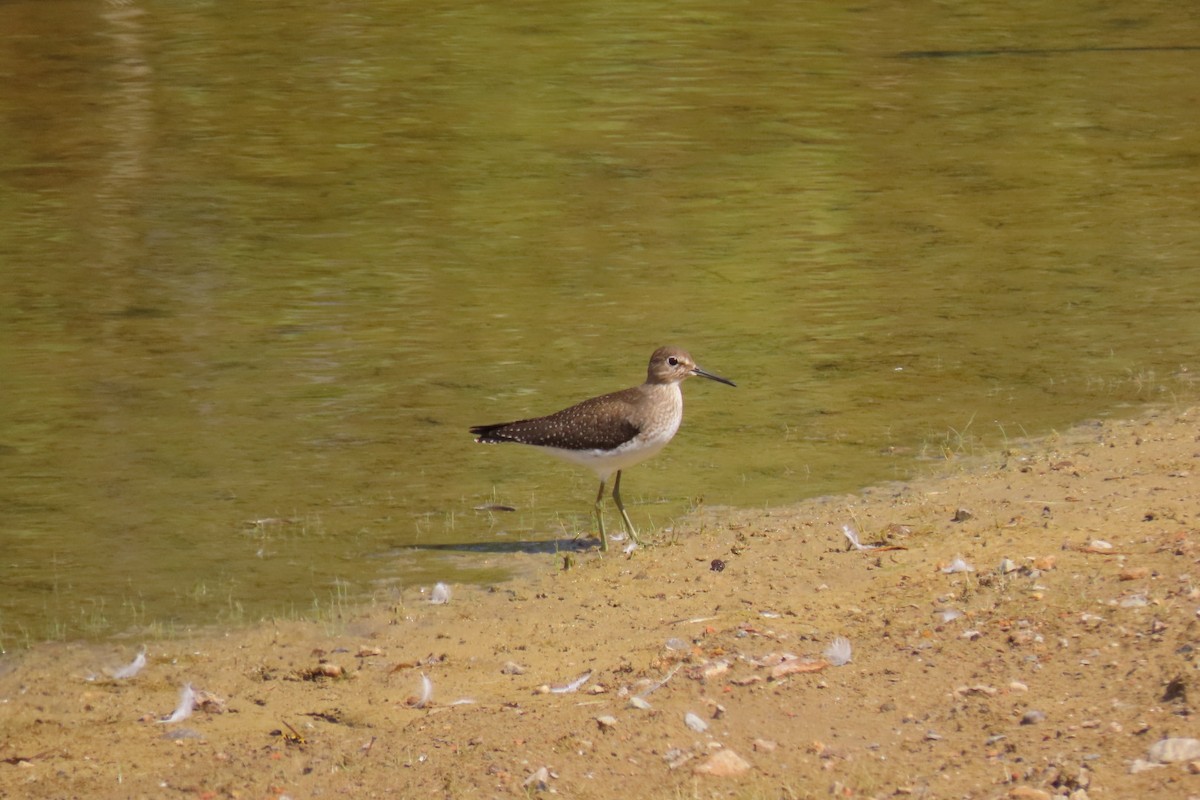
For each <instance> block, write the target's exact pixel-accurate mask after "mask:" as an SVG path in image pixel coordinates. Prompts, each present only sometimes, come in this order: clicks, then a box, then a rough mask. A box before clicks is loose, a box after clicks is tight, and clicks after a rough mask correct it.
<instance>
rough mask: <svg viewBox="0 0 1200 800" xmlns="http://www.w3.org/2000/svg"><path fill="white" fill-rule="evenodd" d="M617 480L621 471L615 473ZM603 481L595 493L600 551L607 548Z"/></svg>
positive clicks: (619, 478)
mask: <svg viewBox="0 0 1200 800" xmlns="http://www.w3.org/2000/svg"><path fill="white" fill-rule="evenodd" d="M617 480H618V481H619V480H621V473H619V472H618V473H617ZM603 503H604V481H600V491H599V492H598V493H597V494H596V525H598V526H599V527H600V549H601V551H604V550H608V537H607V536H605V535H604V506H603Z"/></svg>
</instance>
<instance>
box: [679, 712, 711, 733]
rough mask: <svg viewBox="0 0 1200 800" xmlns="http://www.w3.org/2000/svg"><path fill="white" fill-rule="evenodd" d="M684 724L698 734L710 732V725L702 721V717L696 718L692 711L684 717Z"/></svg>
mask: <svg viewBox="0 0 1200 800" xmlns="http://www.w3.org/2000/svg"><path fill="white" fill-rule="evenodd" d="M683 724H684V725H687V726H688V727H689V728H691V729H692V730H693V731H695V732H696V733H704V732H705V731H706V730H708V723H707V722H705V721H704V720H702V719H700V717H698V716H696V715H695V714H693V713H692V712H691V711H689V712H688V713H686V714H684V715H683Z"/></svg>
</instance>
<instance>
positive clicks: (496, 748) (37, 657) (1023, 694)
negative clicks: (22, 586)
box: [0, 408, 1200, 800]
mask: <svg viewBox="0 0 1200 800" xmlns="http://www.w3.org/2000/svg"><path fill="white" fill-rule="evenodd" d="M1198 468H1200V410H1198V409H1188V410H1183V409H1180V408H1172V409H1166V410H1159V411H1154V412H1149V413H1148V414H1147V415H1146V416H1144V417H1142V418H1140V419H1137V420H1133V421H1113V422H1104V423H1096V424H1091V425H1084V426H1081V427H1080V428H1079V429H1077V430H1075V431H1072V432H1071V433H1070V434H1067V435H1064V436H1062V437H1058V438H1056V439H1053V440H1049V441H1043V442H1039V443H1035V444H1030V445H1028V446H1025V447H1019V448H1016V449H1014V450H1012V451H1010V452H1008V453H1004V454H998V455H997V456H996V457H995V458H994V459H992V460H991V462H990V463H976V464H973V465H971V466H969V467H960V468H958V469H957V470H954V474H948V475H946V476H944V477H940V478H937V479H932V480H926V481H920V482H916V483H912V484H905V485H896V486H887V487H882V488H877V489H873V490H869V491H866V492H863V493H861V494H857V495H853V496H846V497H838V498H823V499H820V500H813V501H809V502H805V503H802V504H799V505H796V506H794V507H789V508H779V509H770V510H758V511H747V510H730V509H708V510H705V511H703V512H700V513H697V514H695V515H693V516H691V517H689V518H688V519H686V520H683V521H682V522H681V523H680V524H679V525H677V526H676V528H675V529H674V530H673V531H662V532H659V533H658V534H657V536H656V539H657V541H656V546H654V547H652V548H648V549H644V550H642V551H639V552H637V553H635V554H634V555H633V556H632V557H625V556H621V555H609V556H607V557H600V556H599V555H598V554H595V553H587V554H579V555H576V556H575V558H574V563H573V564H572V565H571V566H570V568H569V569H564V564H563V562H562V559H561V558H552V557H550V556H525V557H526V558H536V559H540V560H542V561H544V569H543V570H541V577H540V578H537V579H534V580H530V581H521V582H514V583H511V584H504V585H500V586H496V587H493V588H490V589H488V588H477V587H452V589H453V595H452V597H451V600H450V602H449V603H448V604H445V605H433V604H430V603H429V602H428V601H427V597H428V595H427V594H421V593H420V592H418V591H417V588H416V587H414V588H413V590H412V591H410V592H406V593H405V594H404V596H403V597H402V598H399V599H398V600H397V601H396V602H394V603H384V602H379V603H376V604H374V605H371V606H369V607H365V608H361V609H352V610H350V611H348V612H347V613H346V615H345V617H344V618H341V619H335V620H323V621H319V622H286V623H277V624H276V623H263V624H261V625H259V626H256V627H253V628H250V629H248V630H237V631H232V632H229V633H211V634H204V635H199V636H196V637H194V638H185V639H171V640H164V641H150V642H147V643H146V647H147V658H146V661H147V663H146V666H145V667H144V668H143V669H141V671H140V672H139V673H138V674H137V675H136V676H134V677H130V678H125V679H114V678H112V677H108V676H106V675H105V673H104V670H105V668H110V669H111V668H116V667H120V666H122V665H123V664H126V663H128V662H129V661H130V660H131V659H132V658H133V656H134V654H135V652H136V645H131V644H128V643H110V644H104V645H90V644H89V645H84V644H47V645H43V646H39V647H37V648H35V649H33V650H32V651H29V652H25V653H19V654H9V655H8V656H4V657H3V658H2V659H0V797H4V798H8V797H12V798H16V797H21V798H35V797H36V798H42V797H46V798H65V797H79V798H110V797H112V798H117V797H120V798H127V797H129V798H133V797H154V798H162V797H203V798H210V797H211V798H226V797H228V798H277V797H283V796H287V797H292V798H310V797H338V796H345V797H405V798H409V797H439V798H441V797H445V798H459V797H511V796H516V797H521V796H526V795H535V794H539V793H541V794H551V793H557V794H559V795H562V796H565V797H584V798H591V797H595V798H601V797H649V798H680V797H716V796H720V797H746V798H752V797H753V798H758V797H763V798H768V797H769V798H793V797H794V798H800V797H827V796H836V797H878V798H883V797H894V796H901V797H903V796H917V797H938V798H950V797H954V798H961V797H971V798H975V797H980V798H984V797H1025V798H1042V797H1045V798H1049V797H1071V798H1074V799H1075V800H1082V799H1083V798H1089V797H1090V798H1105V797H1107V798H1130V797H1152V796H1153V797H1162V798H1167V797H1172V798H1174V797H1179V798H1183V797H1190V796H1191V797H1200V774H1196V773H1197V772H1200V756H1195V755H1194V756H1192V757H1191V759H1189V758H1186V757H1185V758H1184V759H1183V760H1182V761H1179V762H1176V763H1169V764H1158V763H1155V762H1154V761H1153V758H1152V756H1160V757H1161V756H1162V753H1161V752H1159V751H1160V750H1161V749H1162V748H1161V746H1160V747H1159V748H1152V745H1154V744H1155V743H1156V742H1157V741H1159V740H1162V739H1164V738H1168V737H1200V723H1197V722H1196V718H1195V717H1193V716H1192V715H1191V714H1192V712H1191V705H1190V701H1191V699H1193V698H1194V697H1195V696H1196V695H1197V693H1200V687H1198V686H1197V683H1196V679H1197V653H1196V648H1197V646H1198V645H1200V619H1198V616H1197V615H1198V614H1200V567H1198V565H1197V559H1198V558H1200V492H1198V491H1197V490H1198V489H1200V481H1198V480H1197V469H1198ZM844 525H851V526H853V527H854V528H855V529H856V530H857V531H858V532H859V536H860V539H861V541H862V542H863V543H864V544H867V543H870V544H875V545H883V546H882V547H877V548H875V549H863V550H855V549H850V548H848V541H847V538H846V536H845V535H844V533H843V526H844ZM839 637H842V638H844V639H845V640H846V641H847V642H848V643H849V651H850V661H849V662H848V663H845V664H841V665H838V664H837V662H839V661H841V660H842V657H844V656H845V654H846V653H845V650H846V648H845V645H844V644H843V645H841V646H840V647H839V646H833V645H834V642H835V640H836V639H838V638H839ZM97 676H99V677H97ZM424 679H428V685H426V684H425V681H424ZM189 683H190V684H191V686H192V687H194V689H195V690H197V692H198V693H199V695H198V700H199V701H200V704H199V706H198V707H197V708H196V709H195V710H194V711H193V712H192V714H191V716H190V717H189V718H187V719H184V720H182V721H178V722H171V723H164V722H162V720H161V718H162V717H163V716H165V715H167V714H170V713H171V710H172V709H173V708H174V707H175V706H176V704H177V702H178V699H179V695H180V689H181V687H182V686H183V685H185V684H189ZM427 687H428V688H429V689H431V694H430V696H429V697H427V698H423V697H422V695H423V694H424V693H425V691H426V688H427ZM422 700H424V702H422ZM689 715H690V716H689ZM1184 755H1185V756H1186V755H1187V754H1186V753H1185V754H1184Z"/></svg>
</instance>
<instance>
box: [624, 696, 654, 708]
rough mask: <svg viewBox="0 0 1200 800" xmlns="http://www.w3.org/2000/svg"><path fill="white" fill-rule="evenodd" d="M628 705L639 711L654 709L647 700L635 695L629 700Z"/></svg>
mask: <svg viewBox="0 0 1200 800" xmlns="http://www.w3.org/2000/svg"><path fill="white" fill-rule="evenodd" d="M629 705H630V706H632V707H633V708H636V709H638V710H639V711H650V710H651V709H653V708H654V706H652V705H650V701H649V700H647V699H646V698H644V697H638V696H636V695H634V696H633V697H631V698H629Z"/></svg>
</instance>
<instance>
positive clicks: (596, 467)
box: [471, 347, 735, 550]
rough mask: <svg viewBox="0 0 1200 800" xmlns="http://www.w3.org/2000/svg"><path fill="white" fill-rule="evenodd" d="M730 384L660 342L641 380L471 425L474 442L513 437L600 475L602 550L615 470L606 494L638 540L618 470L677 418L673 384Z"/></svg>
mask: <svg viewBox="0 0 1200 800" xmlns="http://www.w3.org/2000/svg"><path fill="white" fill-rule="evenodd" d="M692 375H699V376H700V377H702V378H708V379H709V380H713V381H717V382H718V383H724V384H727V385H729V386H734V385H735V384H734V382H733V381H731V380H728V379H726V378H722V377H720V376H717V375H713V374H712V373H711V372H705V371H704V370H702V369H700V367H698V366H696V362H695V361H693V360H692V357H691V356H690V355H688V353H687V351H686V350H681V349H680V348H678V347H660V348H658V349H657V350H655V351H654V355H652V356H650V366H649V368H648V369H647V370H646V382H645V383H643V384H642V385H641V386H634V387H632V388H629V389H625V390H623V391H620V392H613V393H612V394H605V395H601V396H600V397H593V398H591V399H589V400H584V401H583V402H582V403H578V404H577V405H573V406H571V407H570V408H564V409H563V410H562V411H559V412H557V413H554V414H550V415H549V416H545V417H534V418H533V419H522V420H517V421H516V422H501V423H499V424H496V425H476V426H475V427H473V428H471V433H473V434H475V435H476V437H478V438H476V440H475V441H477V442H482V443H485V444H493V443H496V442H517V443H519V444H528V445H533V446H534V447H537V448H538V449H540V450H544V451H545V452H547V453H550V454H551V455H555V456H558V457H559V458H564V459H566V460H567V461H571V462H574V463H576V464H581V465H582V466H585V467H590V468H591V469H592V470H593V471H595V473H596V477H598V478H599V479H600V491H599V492H597V493H596V524H597V525H598V526H599V528H600V549H601V550H607V549H608V537H607V536H606V535H605V533H604V515H603V509H602V507H601V505H602V503H603V501H604V486H605V484H606V483H608V479H609V478H610V477H611V476H612V475H613V473H616V479H615V480H614V481H613V490H612V498H613V502H615V503H616V504H617V510H619V511H620V512H621V521H622V522H623V523H624V525H625V530H626V531H628V532H629V536H630V537H631V538H632V539H633V541H634V542H635V543H637V544H640V543H641V540H640V539H639V538H638V535H637V532H636V531H635V530H634V529H633V523H632V522H630V521H629V514H627V513H626V512H625V505H624V504H623V503H622V502H621V471H622V470H624V469H626V468H628V467H632V466H633V465H634V464H637V463H639V462H642V461H645V460H646V459H647V458H650V457H651V456H653V455H655V454H656V453H658V451H660V450H662V449H663V448H664V447H666V445H667V442H669V441H671V438H672V437H673V436H674V435H675V432H676V431H678V430H679V423H680V422H681V421H682V420H683V393H682V392H680V391H679V384H681V383H683V381H684V380H685V379H686V378H688V377H690V376H692Z"/></svg>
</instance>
